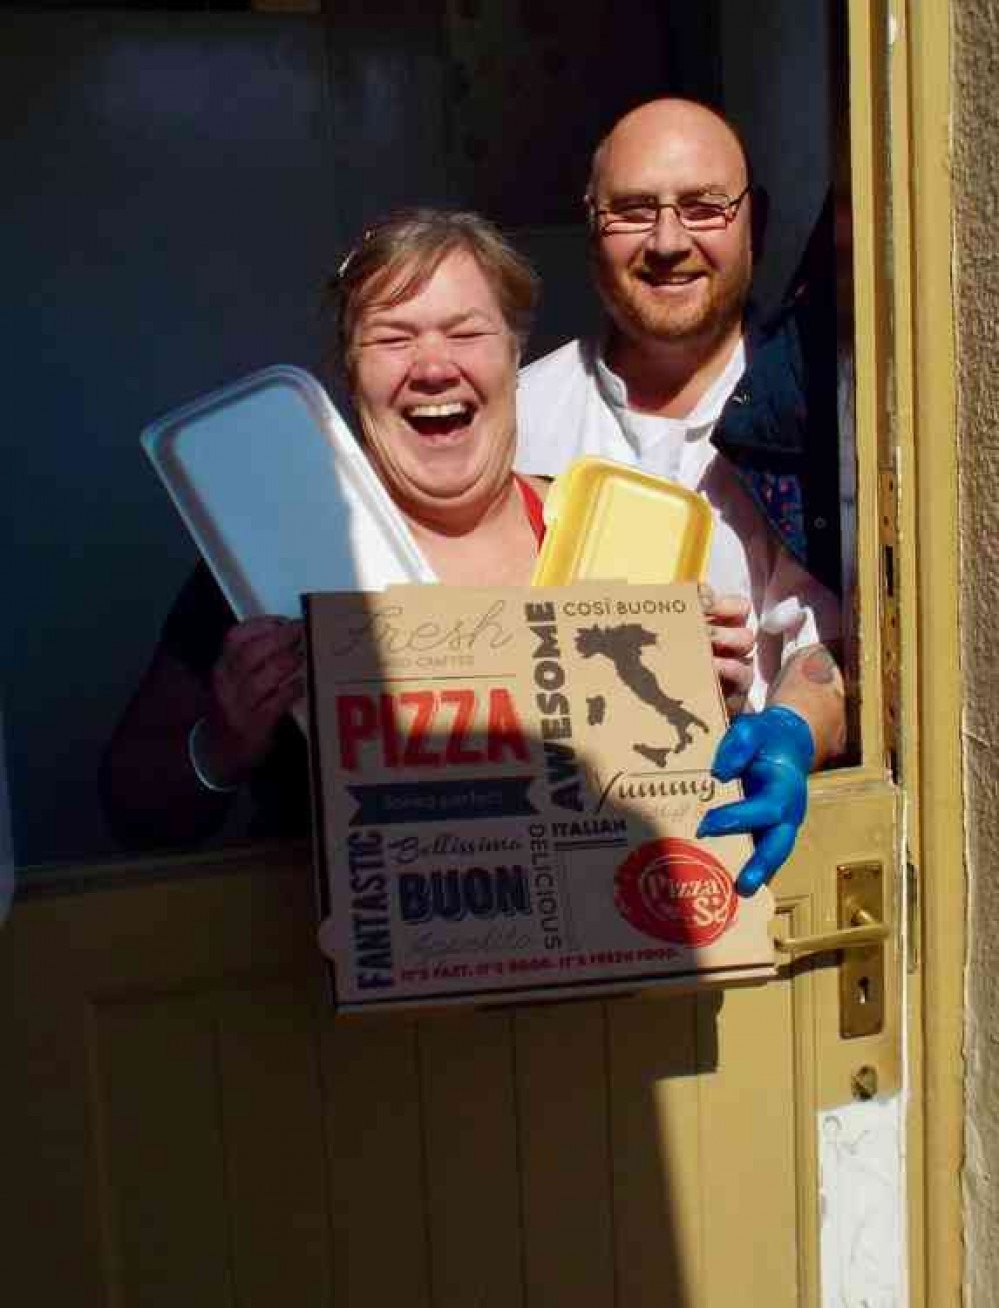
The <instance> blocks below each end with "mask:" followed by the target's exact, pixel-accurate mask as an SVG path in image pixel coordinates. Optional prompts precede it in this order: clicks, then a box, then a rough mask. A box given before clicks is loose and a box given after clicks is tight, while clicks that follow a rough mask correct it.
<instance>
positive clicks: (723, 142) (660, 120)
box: [586, 97, 750, 201]
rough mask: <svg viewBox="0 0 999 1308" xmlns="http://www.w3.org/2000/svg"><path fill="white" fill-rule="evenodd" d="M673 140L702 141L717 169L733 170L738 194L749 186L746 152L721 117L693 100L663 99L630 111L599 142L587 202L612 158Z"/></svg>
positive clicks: (593, 194)
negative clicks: (714, 157)
mask: <svg viewBox="0 0 999 1308" xmlns="http://www.w3.org/2000/svg"><path fill="white" fill-rule="evenodd" d="M673 136H682V137H683V138H685V139H688V140H689V139H696V140H698V141H702V142H703V144H704V148H705V149H706V150H710V151H711V153H712V154H713V155H715V156H716V157H717V160H718V163H719V165H720V166H722V167H724V166H725V165H726V164H728V165H732V166H734V170H735V174H736V175H737V176H738V177H739V178H740V183H741V184H740V185H739V190H740V191H741V190H742V188H743V186H746V185H747V184H748V183H749V181H750V176H749V160H748V157H747V155H746V150H745V147H744V146H743V144H742V141H741V140H740V139H739V136H738V134H737V133H736V131H735V129H734V128H733V127H732V126H731V124H730V123H728V122H726V120H725V119H724V118H723V117H722V116H721V114H719V113H716V112H715V110H713V109H709V108H708V107H707V105H703V104H698V102H697V101H696V100H682V99H679V98H677V97H664V98H663V99H660V100H649V101H648V102H647V103H645V104H641V105H639V106H638V107H637V108H636V109H632V110H630V111H629V112H628V113H626V114H625V115H624V117H623V118H619V119H618V121H617V122H616V123H615V124H614V126H613V127H612V128H611V130H610V131H609V132H608V133H607V135H606V136H605V137H604V138H603V139H602V140H601V141H600V142H599V144H598V145H597V148H596V149H595V150H594V151H593V158H592V160H591V162H590V180H589V185H588V186H587V188H586V195H587V199H588V200H590V201H596V200H597V196H598V195H599V189H600V178H601V173H602V172H603V171H604V169H605V168H606V167H608V166H610V164H611V163H612V161H613V159H614V157H615V155H620V154H622V153H623V154H625V156H630V155H631V154H632V153H633V152H638V151H641V150H643V149H648V148H652V149H655V147H656V146H657V145H658V144H660V143H661V142H663V141H664V140H669V139H670V138H671V137H673ZM740 170H741V171H740ZM733 194H737V192H733Z"/></svg>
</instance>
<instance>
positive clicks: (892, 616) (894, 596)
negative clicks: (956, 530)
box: [878, 468, 901, 781]
mask: <svg viewBox="0 0 999 1308" xmlns="http://www.w3.org/2000/svg"><path fill="white" fill-rule="evenodd" d="M878 492H879V493H878V512H879V515H880V518H879V522H880V528H879V532H878V540H879V549H880V552H881V657H882V665H881V666H882V671H881V685H882V692H883V703H884V725H885V754H886V760H885V761H886V764H887V767H888V770H889V772H890V773H891V777H892V780H893V781H897V780H898V773H899V750H900V748H901V730H900V721H901V713H900V703H899V700H900V692H901V661H900V657H899V632H898V498H897V495H898V488H897V483H896V480H895V471H894V469H886V468H882V469H881V471H880V472H879V474H878Z"/></svg>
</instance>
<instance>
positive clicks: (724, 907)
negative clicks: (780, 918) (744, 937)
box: [614, 836, 738, 946]
mask: <svg viewBox="0 0 999 1308" xmlns="http://www.w3.org/2000/svg"><path fill="white" fill-rule="evenodd" d="M614 903H615V905H616V907H617V911H618V912H619V913H620V914H621V916H622V917H623V918H624V919H625V920H626V921H628V922H630V923H631V925H632V926H633V927H635V928H636V930H638V931H641V932H643V933H644V934H645V935H647V936H655V938H656V939H657V940H669V941H670V942H671V943H673V944H677V945H691V946H697V945H707V944H710V943H711V941H712V940H717V939H718V937H719V936H720V935H723V934H724V933H725V932H726V931H727V930H728V928H729V926H730V925H731V923H732V919H733V918H734V917H735V914H736V908H737V906H738V899H737V898H736V895H735V892H734V890H733V889H732V878H731V877H730V876H729V874H728V872H727V871H726V870H725V868H724V867H723V866H722V864H721V863H720V862H719V861H718V859H717V858H715V856H714V855H713V854H709V853H708V852H707V851H706V850H705V849H703V848H702V847H701V846H700V845H697V844H695V843H694V842H693V841H692V840H680V839H679V838H678V837H675V836H669V837H665V838H664V839H662V840H650V841H648V843H647V844H644V845H639V847H638V848H637V849H635V850H632V852H631V853H630V854H629V855H628V857H627V858H626V859H625V861H624V862H623V863H622V864H621V866H620V867H619V868H618V870H617V873H616V875H615V877H614Z"/></svg>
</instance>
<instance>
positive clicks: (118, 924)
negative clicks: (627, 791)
mask: <svg viewBox="0 0 999 1308" xmlns="http://www.w3.org/2000/svg"><path fill="white" fill-rule="evenodd" d="M834 790H835V787H834ZM840 792H842V793H839V792H837V793H833V794H831V795H822V794H820V795H819V796H817V798H816V800H815V802H814V803H813V812H812V816H811V818H810V821H809V827H808V831H807V833H806V836H805V838H804V839H803V841H802V845H801V849H800V851H799V853H798V854H797V855H796V858H795V860H794V862H793V864H792V865H791V866H789V867H788V868H787V869H786V871H785V873H783V874H782V878H781V889H782V892H783V893H782V898H781V905H782V914H783V917H785V918H787V919H788V921H789V922H790V925H791V927H792V928H793V929H794V930H795V931H798V932H801V931H813V930H818V929H826V928H828V927H830V926H834V925H835V903H834V901H835V895H834V893H833V891H832V890H831V889H830V887H831V885H832V884H833V883H834V879H835V878H834V869H835V862H836V859H837V858H838V857H842V856H849V857H856V858H864V857H867V858H869V857H875V856H878V855H879V853H880V854H881V856H883V857H884V858H885V860H886V870H887V871H890V845H891V840H892V838H893V834H894V796H893V795H892V793H891V792H890V790H889V789H888V788H887V787H883V786H882V787H873V788H869V789H867V790H865V789H864V788H863V787H859V788H858V787H854V788H853V789H852V790H851V789H850V788H849V787H848V788H847V790H846V791H843V788H842V787H840ZM844 802H846V803H848V811H849V814H850V821H849V824H848V825H847V826H846V827H844V821H843V812H844V809H843V804H844ZM181 872H182V875H181V876H180V878H179V880H176V881H171V880H169V879H162V880H154V881H152V882H151V883H150V884H145V885H142V884H137V883H136V879H135V877H132V876H128V877H125V879H124V884H122V885H121V886H120V887H117V888H116V886H115V885H113V884H112V885H107V886H105V883H104V881H103V880H102V879H101V878H99V877H98V878H95V880H94V882H93V884H94V885H95V887H96V888H95V889H93V890H89V891H88V890H85V889H82V888H81V887H80V886H78V885H72V886H70V885H67V886H66V887H65V893H60V894H50V895H48V896H38V897H35V898H30V897H29V898H27V899H25V900H23V901H22V902H21V903H19V904H18V905H17V906H16V908H15V912H14V914H13V916H12V918H11V921H10V923H9V924H8V927H7V928H6V930H5V932H4V938H3V940H2V941H0V945H2V948H0V1022H2V1028H0V1029H3V1030H5V1031H6V1030H10V1031H11V1032H12V1039H11V1040H10V1041H9V1042H8V1043H9V1047H10V1051H11V1055H12V1057H13V1060H14V1066H13V1067H12V1069H11V1070H10V1071H9V1072H8V1073H7V1074H6V1075H5V1077H4V1078H3V1080H2V1082H0V1095H2V1101H0V1108H2V1112H0V1123H2V1127H0V1129H2V1130H3V1131H4V1132H5V1133H6V1136H7V1139H6V1140H5V1144H9V1145H10V1148H9V1149H8V1150H7V1151H6V1152H5V1157H6V1158H10V1159H11V1160H12V1166H11V1168H9V1169H7V1172H6V1175H5V1177H4V1181H3V1185H4V1187H5V1188H6V1189H7V1190H8V1191H9V1194H10V1197H11V1199H12V1200H13V1201H14V1203H13V1204H12V1210H13V1211H14V1224H15V1225H14V1230H15V1231H18V1230H20V1231H21V1235H20V1236H19V1237H18V1238H16V1239H15V1240H14V1242H13V1243H14V1247H15V1250H16V1252H15V1255H14V1257H13V1260H12V1268H13V1271H12V1275H13V1278H14V1285H15V1287H16V1286H18V1285H19V1284H20V1285H22V1286H23V1287H24V1288H25V1294H26V1293H27V1290H28V1288H31V1287H33V1286H34V1285H35V1283H36V1281H37V1282H38V1283H39V1284H44V1285H45V1286H46V1296H47V1297H46V1298H45V1299H39V1298H38V1296H37V1295H35V1294H32V1296H31V1297H32V1298H33V1299H34V1300H35V1301H38V1302H58V1301H60V1300H62V1301H65V1302H72V1303H74V1304H76V1303H84V1304H89V1303H94V1304H102V1303H114V1304H115V1305H116V1308H117V1306H118V1305H121V1306H122V1308H131V1305H142V1308H146V1305H158V1304H168V1303H169V1304H176V1303H180V1302H182V1303H184V1304H185V1305H186V1306H188V1308H198V1306H199V1305H202V1304H204V1305H206V1306H207V1305H211V1306H212V1308H219V1305H225V1304H230V1303H231V1304H234V1305H235V1304H238V1305H240V1308H243V1305H251V1306H252V1308H268V1306H269V1305H271V1304H274V1305H284V1304H285V1303H288V1302H294V1303H296V1304H303V1305H310V1304H316V1305H319V1304H329V1303H330V1302H331V1301H332V1303H333V1304H334V1305H335V1308H362V1306H363V1308H367V1305H368V1304H371V1303H377V1304H382V1303H384V1304H396V1303H398V1304H405V1305H406V1308H452V1306H453V1308H459V1306H460V1308H467V1305H473V1304H474V1305H478V1306H481V1308H493V1306H495V1308H515V1306H516V1305H518V1304H521V1305H525V1306H529V1308H539V1306H541V1305H543V1308H562V1306H563V1305H565V1308H568V1306H569V1305H570V1304H571V1305H572V1308H610V1306H612V1305H618V1306H619V1308H645V1305H649V1308H652V1305H655V1306H656V1308H661V1305H663V1304H664V1303H668V1304H670V1305H671V1308H723V1306H724V1308H728V1305H730V1304H732V1303H747V1304H755V1303H766V1304H767V1305H768V1308H771V1306H773V1308H799V1305H804V1304H809V1303H814V1302H815V1300H816V1289H815V1287H816V1285H817V1273H816V1271H815V1262H816V1246H817V1239H816V1232H817V1218H818V1215H817V1212H816V1205H815V1195H816V1193H817V1186H816V1180H815V1178H816V1165H815V1129H816V1121H817V1117H816V1109H817V1105H818V1103H819V1101H820V1099H821V1098H822V1097H823V1096H825V1097H826V1098H827V1099H828V1097H829V1096H830V1095H831V1096H834V1097H833V1099H832V1102H845V1101H846V1100H847V1099H848V1098H849V1084H850V1080H849V1069H850V1067H851V1066H854V1065H856V1063H857V1062H858V1060H863V1061H864V1062H871V1061H872V1060H873V1061H874V1062H877V1060H879V1059H880V1060H881V1062H882V1064H883V1065H884V1066H886V1067H887V1066H888V1062H890V1057H889V1056H890V1055H891V1054H892V1051H893V1050H896V1052H897V1031H898V1027H897V1021H893V1023H890V1024H889V1028H888V1029H887V1030H886V1032H885V1033H884V1034H883V1035H882V1036H879V1037H873V1038H869V1039H867V1040H861V1041H856V1042H852V1046H853V1047H851V1048H849V1049H844V1048H843V1045H844V1043H845V1042H842V1041H840V1040H839V1037H838V1029H837V1024H836V1011H837V1008H836V1006H837V1004H838V989H837V981H836V970H835V966H834V965H833V964H834V960H832V959H830V958H825V959H819V960H814V961H809V962H804V963H801V964H797V965H795V967H794V968H793V969H791V968H788V967H784V968H783V969H782V971H781V975H780V977H779V979H778V980H776V981H774V982H771V983H768V984H766V985H752V986H743V987H734V988H729V989H727V990H725V991H702V992H700V993H698V994H686V995H684V994H676V993H672V994H667V993H666V992H660V993H659V995H658V997H656V998H644V999H616V1000H612V1001H608V1002H600V1001H597V1000H587V1001H584V1002H580V1003H566V1004H560V1005H555V1006H552V1007H540V1006H539V1007H537V1008H533V1009H532V1008H519V1009H512V1010H506V1011H493V1012H481V1013H469V1012H460V1011H459V1012H455V1011H451V1012H445V1013H443V1014H435V1015H430V1016H426V1017H424V1018H422V1019H419V1020H417V1019H415V1018H413V1017H407V1016H391V1015H379V1016H377V1017H364V1018H360V1017H358V1018H351V1019H346V1020H340V1021H336V1020H334V1017H333V1014H332V1012H331V1011H330V1009H329V1007H328V1005H327V1002H326V996H325V985H324V977H323V974H322V969H321V965H320V961H319V958H318V954H317V953H316V951H315V946H314V944H313V913H312V906H311V885H310V879H309V873H308V869H307V865H306V862H305V860H304V858H302V857H301V856H297V855H296V856H291V855H289V854H286V855H284V861H283V862H282V859H281V858H277V859H275V860H272V861H268V859H267V858H266V857H264V856H263V855H253V856H249V855H247V856H246V862H245V866H244V867H242V868H241V867H240V865H239V862H238V860H236V861H235V862H232V863H229V864H227V865H226V866H225V867H216V866H213V865H212V864H211V863H209V862H208V861H207V860H206V862H205V865H204V868H203V870H202V872H201V875H195V874H194V868H193V866H192V865H191V864H190V862H189V861H188V862H186V863H185V864H184V865H183V868H182V869H181ZM118 880H119V881H120V880H121V877H120V876H119V878H118ZM892 990H893V993H894V992H897V983H896V980H893V981H892ZM29 1014H30V1017H29V1016H27V1015H29ZM830 1033H831V1034H830ZM886 1060H888V1061H887V1062H886ZM54 1068H55V1069H58V1073H59V1074H58V1075H53V1069H54ZM835 1096H839V1097H838V1099H837V1098H835ZM12 1124H16V1125H13V1126H12ZM53 1140H54V1141H57V1142H58V1146H59V1148H58V1151H57V1155H56V1151H54V1150H53V1147H52V1141H53ZM56 1156H57V1157H58V1171H57V1173H56V1174H55V1175H52V1174H51V1168H52V1164H53V1161H54V1159H55V1158H56ZM38 1159H43V1160H47V1162H48V1164H49V1167H50V1175H49V1176H48V1177H45V1178H41V1179H40V1178H39V1176H38V1174H37V1167H36V1160H38ZM67 1177H68V1178H70V1181H69V1183H68V1184H67V1183H65V1178H67ZM19 1195H23V1196H25V1197H26V1200H27V1202H26V1203H23V1204H22V1205H21V1206H20V1208H18V1207H17V1206H16V1200H17V1198H18V1196H19ZM40 1211H44V1212H45V1214H46V1220H47V1223H48V1226H47V1237H46V1238H47V1240H48V1242H49V1244H50V1245H51V1246H53V1247H55V1248H59V1249H62V1248H67V1249H69V1250H70V1251H71V1252H72V1255H73V1256H72V1257H71V1258H70V1259H69V1260H68V1261H58V1260H52V1261H50V1262H47V1263H45V1265H44V1268H43V1269H42V1271H41V1273H39V1265H38V1259H37V1258H36V1257H33V1256H32V1254H31V1253H30V1242H31V1234H32V1232H31V1229H30V1222H31V1220H32V1219H35V1220H37V1214H38V1213H39V1212H40ZM21 1222H24V1223H25V1225H23V1226H19V1225H18V1223H21ZM81 1231H82V1232H84V1233H86V1234H85V1238H83V1239H82V1240H81ZM39 1275H40V1278H41V1279H40V1280H39ZM87 1287H90V1288H87ZM102 1287H103V1288H102ZM88 1296H89V1297H88ZM22 1297H24V1296H22Z"/></svg>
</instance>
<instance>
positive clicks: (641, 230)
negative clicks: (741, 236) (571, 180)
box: [585, 182, 753, 236]
mask: <svg viewBox="0 0 999 1308" xmlns="http://www.w3.org/2000/svg"><path fill="white" fill-rule="evenodd" d="M752 190H753V183H752V182H747V183H746V185H745V186H744V187H743V189H742V190H741V191H740V192H739V194H738V195H736V196H733V197H732V199H730V200H729V199H728V197H726V200H727V203H726V204H723V205H718V216H719V218H720V219H721V221H720V222H719V223H718V225H717V226H706V227H698V226H693V227H691V226H690V225H689V224H688V223H687V222H685V221H684V218H683V214H682V213H681V212H680V208H679V206H680V204H681V203H682V202H681V201H679V200H659V199H654V198H653V197H652V196H650V197H649V198H648V202H647V204H645V205H644V207H646V208H649V209H652V208H654V209H655V211H656V212H655V217H654V218H653V219H652V221H651V222H650V223H648V224H647V225H645V226H642V227H632V228H631V229H630V230H629V231H627V232H623V231H617V232H608V230H607V223H608V221H610V222H613V221H614V219H615V218H621V215H620V214H615V213H614V211H613V210H612V209H609V208H607V207H606V206H603V207H601V206H598V205H596V204H595V203H594V201H593V198H592V197H591V196H586V197H585V203H586V206H587V208H588V210H589V213H590V218H591V221H592V222H593V223H594V225H595V226H596V227H597V229H598V231H599V234H600V235H601V236H644V235H645V234H646V233H647V232H652V231H655V229H656V228H657V227H658V226H659V219H660V218H661V217H662V213H663V210H664V209H672V210H673V212H674V213H675V214H676V220H677V222H678V223H679V224H680V226H681V227H682V228H683V230H684V231H685V232H720V231H723V230H724V229H725V228H726V227H730V226H731V225H732V223H734V222H735V220H736V217H737V216H738V213H739V207H740V205H741V204H742V202H743V200H744V199H745V198H746V196H747V195H748V194H749V193H750V191H752ZM720 198H721V193H719V199H720Z"/></svg>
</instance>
